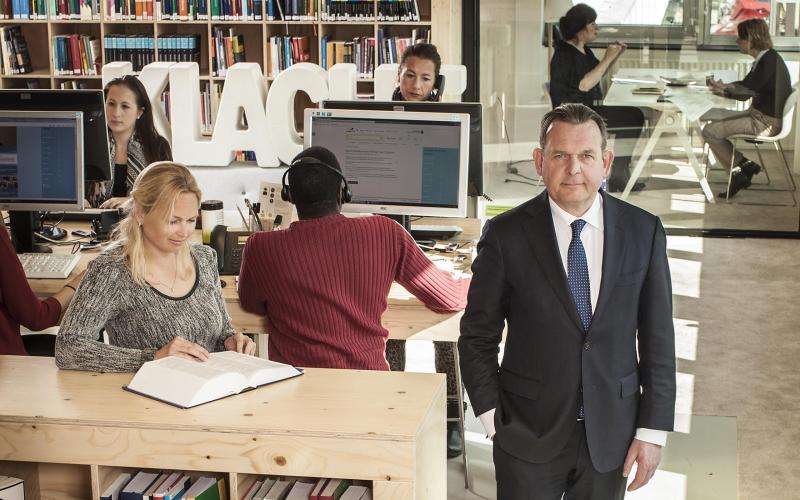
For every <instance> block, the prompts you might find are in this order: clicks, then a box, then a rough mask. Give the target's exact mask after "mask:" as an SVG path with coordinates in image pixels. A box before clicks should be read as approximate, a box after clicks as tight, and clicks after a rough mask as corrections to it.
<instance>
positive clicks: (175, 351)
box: [56, 162, 255, 372]
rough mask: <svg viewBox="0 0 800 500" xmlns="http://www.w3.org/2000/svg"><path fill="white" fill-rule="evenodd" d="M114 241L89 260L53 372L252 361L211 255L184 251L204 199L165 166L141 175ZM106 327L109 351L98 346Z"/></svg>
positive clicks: (199, 248) (187, 175)
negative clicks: (164, 362)
mask: <svg viewBox="0 0 800 500" xmlns="http://www.w3.org/2000/svg"><path fill="white" fill-rule="evenodd" d="M131 198H132V200H133V201H132V203H131V204H130V206H129V207H128V208H129V211H128V214H127V216H126V217H125V219H123V221H122V222H121V223H120V225H119V227H118V229H117V230H116V232H115V237H114V242H113V243H112V245H111V246H110V247H109V249H108V250H106V251H105V252H104V253H102V254H100V255H99V256H98V257H97V258H95V259H94V260H93V261H92V262H91V263H89V268H88V270H87V272H86V277H85V278H84V280H83V282H82V283H81V286H80V288H79V289H78V292H77V293H76V295H75V298H74V299H73V301H72V304H71V305H70V307H69V309H67V313H66V315H65V316H64V321H63V323H62V325H61V331H60V332H59V334H58V340H57V341H56V364H57V365H58V366H59V368H68V369H75V370H93V371H103V372H124V371H135V370H137V369H138V368H139V367H140V366H141V365H142V364H143V363H144V362H146V361H151V360H153V359H159V358H162V357H165V356H179V357H182V358H187V359H193V360H197V361H204V360H206V359H207V358H208V353H209V352H211V351H222V350H231V351H232V350H235V351H237V352H244V353H247V354H253V353H254V352H255V343H254V342H253V341H252V340H250V339H249V338H248V337H246V336H244V335H242V334H241V333H236V332H234V330H233V327H232V326H231V323H230V320H229V318H228V313H227V311H226V310H225V304H224V302H223V299H222V292H221V288H220V281H219V273H218V272H217V256H216V254H215V253H214V251H213V250H212V249H211V248H209V247H207V246H203V245H192V244H189V238H190V236H191V235H192V233H193V232H194V227H195V221H196V219H197V211H198V207H199V204H200V198H201V193H200V189H199V187H198V186H197V181H195V179H194V177H193V176H192V174H191V172H189V169H187V168H186V167H185V166H183V165H181V164H178V163H172V162H159V163H155V164H153V165H150V166H149V167H147V168H146V169H144V170H143V171H142V173H141V174H139V176H138V178H137V179H136V182H135V183H134V185H133V190H132V191H131ZM103 330H105V331H106V332H107V333H108V338H109V341H110V344H108V345H107V344H104V343H103V342H100V341H98V340H97V339H98V336H99V335H100V333H101V332H102V331H103Z"/></svg>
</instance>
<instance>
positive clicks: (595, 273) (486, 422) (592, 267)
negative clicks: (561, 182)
mask: <svg viewBox="0 0 800 500" xmlns="http://www.w3.org/2000/svg"><path fill="white" fill-rule="evenodd" d="M548 201H549V202H550V213H551V215H552V216H553V227H554V229H555V233H556V242H557V243H558V253H559V254H560V255H561V264H562V265H563V266H564V274H565V275H566V274H567V273H568V270H567V251H568V249H569V244H570V242H571V241H572V227H571V224H572V223H573V222H574V221H575V220H576V219H583V220H584V221H586V225H585V226H584V227H583V230H582V231H581V243H583V248H584V251H585V252H586V264H587V266H588V268H589V287H590V294H591V298H592V311H594V309H595V308H596V307H597V298H598V297H599V296H600V281H601V280H602V277H603V234H604V233H603V229H604V226H603V197H602V196H600V194H599V193H598V195H597V197H596V198H595V200H594V203H592V206H591V207H589V210H587V211H586V213H584V214H583V215H582V216H581V217H575V216H574V215H572V214H570V213H568V212H566V211H565V210H564V209H562V208H561V207H559V206H558V205H557V204H556V203H555V202H554V201H553V200H552V199H551V198H548ZM494 412H495V409H494V408H493V409H491V410H489V411H487V412H484V413H482V414H481V415H479V416H478V418H479V419H480V421H481V424H483V427H484V429H486V434H487V435H488V436H489V437H490V438H493V437H494V434H495V428H494ZM636 439H638V440H640V441H647V442H648V443H653V444H657V445H660V446H664V444H666V442H667V432H666V431H661V430H655V429H645V428H642V427H640V428H637V429H636Z"/></svg>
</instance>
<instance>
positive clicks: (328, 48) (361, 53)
mask: <svg viewBox="0 0 800 500" xmlns="http://www.w3.org/2000/svg"><path fill="white" fill-rule="evenodd" d="M337 63H353V64H355V65H356V72H357V73H358V76H359V78H371V77H372V76H373V74H374V72H375V38H374V37H367V36H360V37H355V38H353V40H348V41H335V40H330V37H329V36H328V35H325V36H323V37H322V54H321V55H320V65H321V66H322V67H323V69H329V68H331V67H332V66H333V65H334V64H337Z"/></svg>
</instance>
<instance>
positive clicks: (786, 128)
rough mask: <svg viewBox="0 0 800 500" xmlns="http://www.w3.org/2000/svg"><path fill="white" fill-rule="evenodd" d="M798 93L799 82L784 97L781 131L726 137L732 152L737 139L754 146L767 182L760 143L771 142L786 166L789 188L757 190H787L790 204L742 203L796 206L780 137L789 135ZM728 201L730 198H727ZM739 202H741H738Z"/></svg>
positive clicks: (731, 175) (729, 179)
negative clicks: (776, 133)
mask: <svg viewBox="0 0 800 500" xmlns="http://www.w3.org/2000/svg"><path fill="white" fill-rule="evenodd" d="M798 93H800V83H797V84H795V85H794V87H793V88H792V92H791V93H790V94H789V97H787V98H786V103H785V104H784V105H783V123H782V124H781V131H780V132H778V135H773V136H764V135H750V134H736V135H733V136H731V137H729V138H728V139H729V140H730V141H731V143H733V152H734V153H735V152H736V143H737V141H744V142H746V143H749V144H752V145H753V146H755V148H756V154H758V163H759V164H760V165H761V168H762V169H763V170H764V173H765V175H766V177H767V184H769V183H770V179H769V174H768V173H767V165H766V163H764V158H763V156H762V155H761V149H759V147H758V146H759V145H760V144H772V145H773V146H775V151H776V152H778V153H780V155H781V158H783V165H784V166H785V167H786V178H787V180H788V183H789V186H791V188H790V189H782V188H779V189H759V191H788V192H789V193H790V194H791V196H792V204H791V205H786V204H783V203H742V204H744V205H764V206H790V207H794V206H797V197H796V196H795V192H796V191H797V185H796V184H795V182H794V176H793V175H792V168H791V167H790V166H789V162H788V160H787V159H786V154H785V153H784V151H783V146H781V142H780V141H781V139H784V138H786V137H788V136H789V133H790V132H791V131H792V118H793V117H794V108H795V105H796V104H797V95H798ZM734 157H735V155H733V156H731V169H730V171H729V172H728V186H727V188H726V193H730V189H731V179H733V159H734ZM728 201H729V202H730V201H731V200H730V198H728ZM740 203H741V202H740Z"/></svg>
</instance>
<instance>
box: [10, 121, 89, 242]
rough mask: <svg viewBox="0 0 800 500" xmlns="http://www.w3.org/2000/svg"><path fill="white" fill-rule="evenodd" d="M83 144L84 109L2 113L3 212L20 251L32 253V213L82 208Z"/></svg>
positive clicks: (33, 224)
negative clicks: (6, 216) (5, 211)
mask: <svg viewBox="0 0 800 500" xmlns="http://www.w3.org/2000/svg"><path fill="white" fill-rule="evenodd" d="M82 144H83V113H81V112H80V111H54V112H45V111H28V112H21V111H0V210H8V211H9V212H10V214H11V233H12V236H13V237H14V239H15V243H16V245H17V250H18V251H19V252H30V251H32V249H33V246H34V242H33V229H34V227H35V219H36V217H35V215H34V212H33V211H38V210H82V209H83V148H82Z"/></svg>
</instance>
